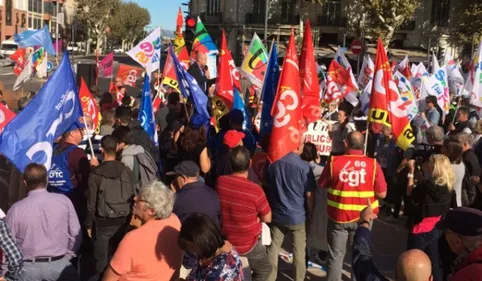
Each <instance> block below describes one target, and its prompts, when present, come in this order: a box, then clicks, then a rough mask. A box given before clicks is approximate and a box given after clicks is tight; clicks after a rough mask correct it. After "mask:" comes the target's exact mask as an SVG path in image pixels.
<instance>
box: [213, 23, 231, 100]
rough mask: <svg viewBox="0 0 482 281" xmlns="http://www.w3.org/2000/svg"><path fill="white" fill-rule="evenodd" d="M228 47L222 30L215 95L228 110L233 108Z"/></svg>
mask: <svg viewBox="0 0 482 281" xmlns="http://www.w3.org/2000/svg"><path fill="white" fill-rule="evenodd" d="M228 53H229V50H228V45H227V43H226V34H225V33H224V30H223V32H222V35H221V53H220V54H219V64H218V79H217V83H216V95H217V96H218V97H219V98H221V100H222V101H223V102H224V104H225V105H226V106H227V107H228V108H232V107H233V100H234V96H233V91H234V89H233V79H232V76H231V72H230V67H229V61H228V59H229V58H228Z"/></svg>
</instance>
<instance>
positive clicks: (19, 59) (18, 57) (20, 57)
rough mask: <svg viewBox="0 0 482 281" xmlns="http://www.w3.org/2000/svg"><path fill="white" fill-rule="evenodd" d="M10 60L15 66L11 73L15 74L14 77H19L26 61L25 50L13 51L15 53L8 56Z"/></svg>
mask: <svg viewBox="0 0 482 281" xmlns="http://www.w3.org/2000/svg"><path fill="white" fill-rule="evenodd" d="M10 59H11V60H13V61H14V62H15V66H14V67H13V73H15V75H17V76H18V75H20V73H21V72H22V70H23V68H24V66H25V63H26V59H27V54H26V52H25V49H24V48H18V49H17V50H16V51H15V53H13V54H12V55H11V56H10Z"/></svg>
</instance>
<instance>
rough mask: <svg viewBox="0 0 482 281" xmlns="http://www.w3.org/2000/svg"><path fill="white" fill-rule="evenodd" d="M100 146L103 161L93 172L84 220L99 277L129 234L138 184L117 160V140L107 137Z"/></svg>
mask: <svg viewBox="0 0 482 281" xmlns="http://www.w3.org/2000/svg"><path fill="white" fill-rule="evenodd" d="M101 145H102V155H103V159H104V162H103V163H102V164H100V165H99V166H98V167H96V168H95V169H93V170H92V172H91V173H90V176H89V190H88V193H87V216H86V219H85V227H86V228H87V233H88V235H89V237H90V238H92V240H93V245H94V258H95V264H96V271H97V273H98V274H102V273H103V272H104V269H105V268H106V266H107V265H108V263H109V259H110V257H112V255H113V254H114V252H115V251H116V249H117V246H118V244H119V242H120V241H121V240H122V238H123V237H124V234H125V233H126V226H127V223H128V221H129V215H130V213H131V203H132V199H133V198H134V195H135V183H136V180H135V178H134V175H133V173H132V171H131V170H130V169H129V168H127V167H126V166H125V165H124V163H122V162H120V161H117V160H116V152H117V141H116V139H115V138H114V137H113V136H105V137H103V138H102V141H101ZM92 229H93V230H94V231H92Z"/></svg>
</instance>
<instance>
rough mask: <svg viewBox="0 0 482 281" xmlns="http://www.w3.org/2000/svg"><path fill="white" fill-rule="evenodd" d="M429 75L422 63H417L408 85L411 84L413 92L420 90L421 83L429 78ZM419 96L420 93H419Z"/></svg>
mask: <svg viewBox="0 0 482 281" xmlns="http://www.w3.org/2000/svg"><path fill="white" fill-rule="evenodd" d="M429 76H430V75H429V73H428V71H427V68H425V65H424V64H423V63H421V62H420V63H419V64H418V65H417V67H416V70H415V72H414V73H412V78H411V79H410V83H412V87H413V89H414V90H415V92H419V90H420V88H421V87H422V81H423V80H425V79H427V78H428V77H429ZM419 94H420V93H419Z"/></svg>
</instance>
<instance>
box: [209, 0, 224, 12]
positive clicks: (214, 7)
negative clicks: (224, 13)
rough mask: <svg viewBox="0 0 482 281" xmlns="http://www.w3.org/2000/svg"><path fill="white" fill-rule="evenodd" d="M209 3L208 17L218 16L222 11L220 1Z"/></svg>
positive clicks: (215, 0) (212, 0)
mask: <svg viewBox="0 0 482 281" xmlns="http://www.w3.org/2000/svg"><path fill="white" fill-rule="evenodd" d="M207 2H208V10H207V15H208V16H215V15H218V14H219V11H220V10H221V7H220V3H219V0H207Z"/></svg>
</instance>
